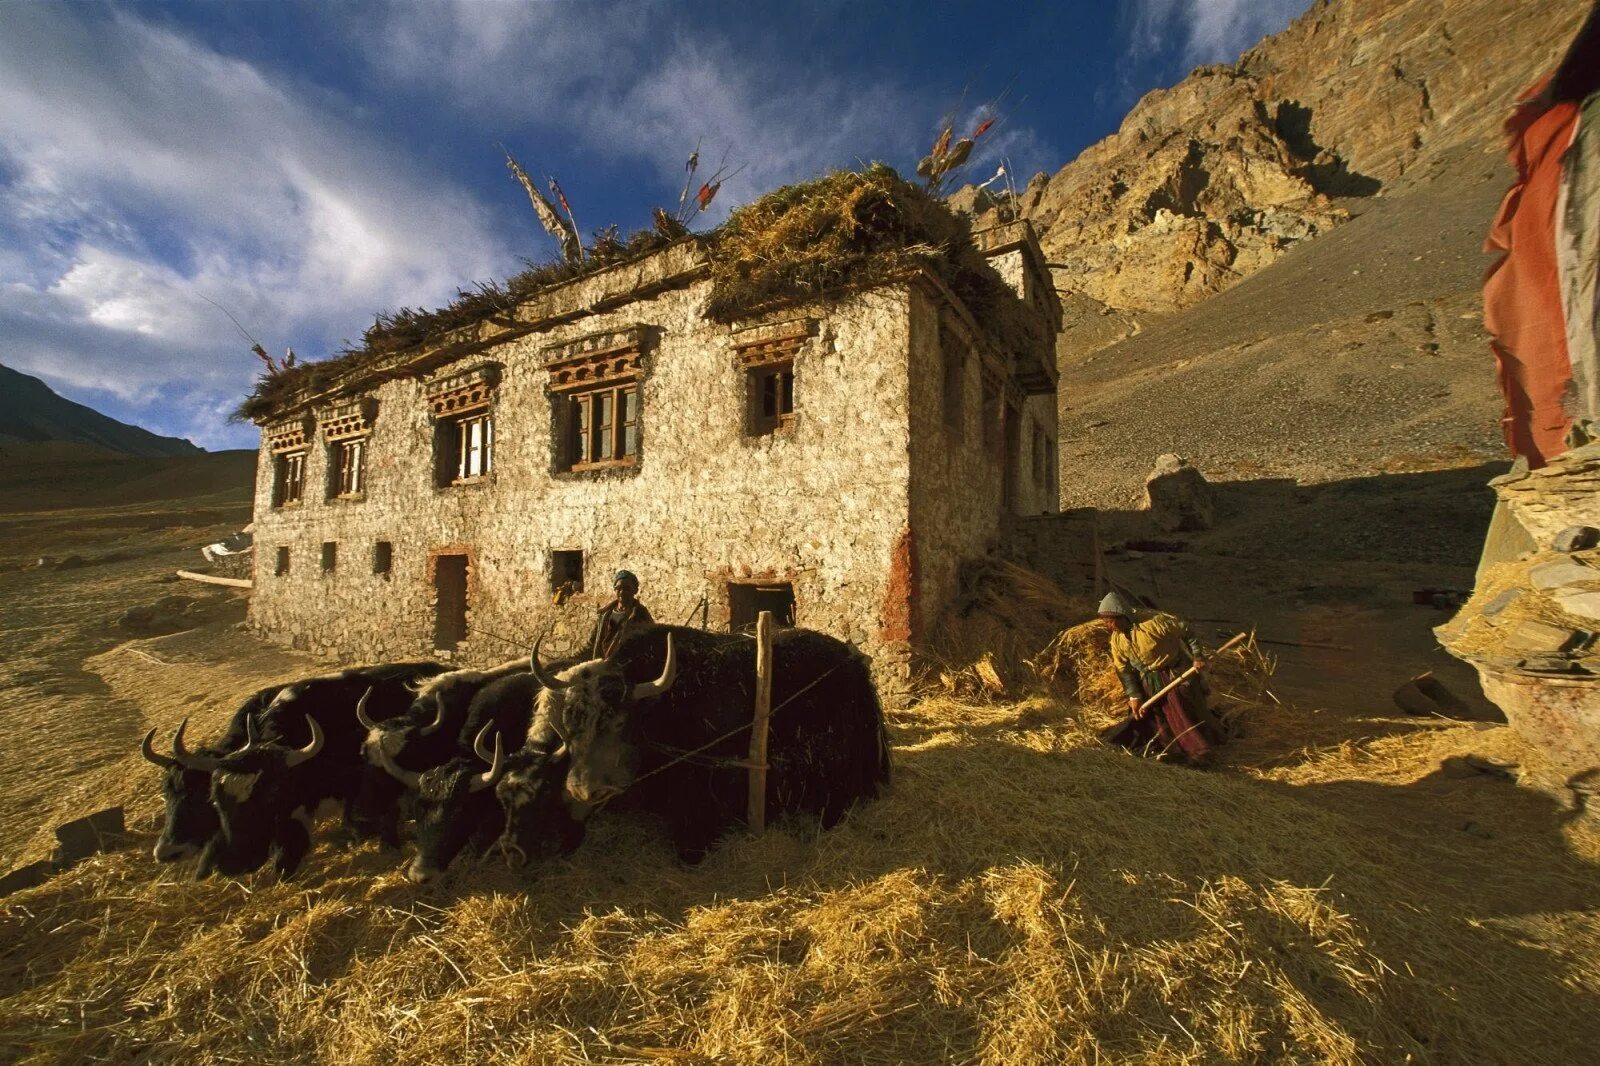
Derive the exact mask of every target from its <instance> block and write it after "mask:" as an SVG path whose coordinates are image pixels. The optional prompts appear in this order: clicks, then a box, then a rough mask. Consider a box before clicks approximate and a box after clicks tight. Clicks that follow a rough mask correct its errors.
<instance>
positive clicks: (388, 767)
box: [373, 744, 422, 791]
mask: <svg viewBox="0 0 1600 1066" xmlns="http://www.w3.org/2000/svg"><path fill="white" fill-rule="evenodd" d="M373 746H374V747H376V748H377V749H378V765H379V766H381V767H383V769H384V771H385V772H386V773H388V775H389V776H390V777H392V778H394V779H395V780H396V781H398V782H400V783H401V784H402V785H404V786H406V787H407V788H409V789H411V790H412V791H415V790H416V788H417V786H418V784H419V783H420V782H421V780H422V775H421V774H419V773H417V772H416V771H414V770H402V769H400V767H398V766H396V765H395V762H394V760H393V759H391V758H389V753H388V752H387V751H385V750H384V748H383V745H382V744H376V745H373Z"/></svg>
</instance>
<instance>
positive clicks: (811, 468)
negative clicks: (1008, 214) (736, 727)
mask: <svg viewBox="0 0 1600 1066" xmlns="http://www.w3.org/2000/svg"><path fill="white" fill-rule="evenodd" d="M707 291H708V283H706V282H703V281H701V282H695V283H693V284H690V285H688V286H687V287H684V288H678V289H674V290H669V291H667V292H665V293H663V294H661V295H659V296H656V297H654V298H652V299H648V300H641V301H637V302H634V303H632V304H629V305H627V306H626V307H624V308H622V309H619V310H617V311H615V312H612V313H608V314H600V315H592V316H587V317H584V318H582V319H580V320H578V321H575V322H572V323H570V324H567V325H564V326H560V327H557V328H553V329H550V330H548V331H544V332H540V333H536V334H532V335H530V336H527V337H524V338H521V339H519V340H515V341H512V342H509V343H507V344H504V345H499V346H496V347H494V348H491V349H490V350H488V351H487V352H484V353H482V354H479V355H475V356H472V357H470V358H468V359H466V360H464V361H463V362H462V363H461V364H459V365H452V366H450V367H448V368H446V369H445V370H444V371H442V372H441V374H449V373H454V372H459V371H460V370H462V369H466V368H469V367H471V366H473V365H477V364H479V363H484V362H490V361H492V362H498V363H499V364H501V366H502V368H503V369H502V372H501V380H500V383H499V385H498V387H497V389H496V392H495V398H494V401H493V413H494V420H495V458H494V470H493V473H492V475H491V476H490V477H489V478H488V479H487V480H485V481H483V482H482V483H479V484H471V485H461V486H453V487H448V488H435V487H434V485H433V478H432V471H433V465H434V459H433V441H434V432H433V424H432V417H431V413H430V409H429V407H428V404H427V403H426V402H425V399H424V396H425V394H426V393H427V391H428V388H427V382H426V381H415V380H398V381H389V382H386V383H384V384H381V385H379V386H378V387H377V388H376V390H375V391H374V393H373V395H374V396H375V398H376V400H377V412H376V415H375V418H374V421H373V428H372V434H371V437H370V439H369V442H368V464H369V465H368V477H367V488H366V493H365V496H364V498H363V499H360V500H327V499H325V498H324V491H323V486H325V485H326V483H327V478H328V470H327V465H328V463H329V452H328V450H327V449H326V448H325V447H323V446H322V445H321V443H320V441H318V442H314V443H313V445H312V447H311V449H310V457H309V463H308V469H307V474H306V494H305V500H304V502H303V503H302V504H300V505H298V506H288V507H281V508H274V507H273V506H272V479H273V466H272V457H271V455H270V453H269V452H268V450H267V449H266V448H265V447H264V448H263V452H262V461H261V463H260V465H259V472H258V478H257V487H256V543H257V545H258V547H257V551H256V558H257V571H256V588H255V594H254V597H253V600H252V605H251V621H252V623H253V624H254V625H255V626H256V627H257V628H258V629H260V630H261V631H263V632H266V633H268V634H271V635H274V636H276V637H278V638H279V639H286V640H287V641H289V642H291V643H293V644H294V645H296V646H298V647H304V648H309V649H311V650H315V651H319V652H322V653H325V654H330V655H336V656H339V657H342V658H345V659H355V658H360V659H383V658H396V657H400V656H412V655H416V656H428V655H432V654H433V652H434V647H433V631H434V586H433V575H432V573H431V570H430V560H431V559H432V558H434V557H435V556H437V555H438V554H441V553H454V552H464V553H465V554H467V555H468V556H469V565H470V574H469V580H470V591H469V598H468V599H469V605H470V617H469V628H470V631H471V636H470V637H469V639H468V641H467V642H466V644H465V645H463V646H462V647H460V648H459V649H458V650H457V652H456V658H458V659H460V660H462V661H467V662H490V661H497V660H500V659H503V658H506V657H508V656H511V655H515V654H518V653H521V652H525V651H526V649H527V648H528V646H529V645H530V644H531V643H532V640H533V638H534V637H535V636H537V635H539V634H540V633H542V632H544V631H545V629H546V628H547V627H550V628H551V629H552V630H553V635H552V638H551V639H550V640H547V642H546V646H547V647H550V648H551V649H552V652H553V653H561V652H564V651H573V650H576V648H577V646H578V645H579V643H580V642H581V640H582V638H583V637H584V636H586V635H587V633H588V632H589V629H590V626H591V625H592V622H593V619H594V615H595V611H596V610H597V608H598V607H599V606H600V605H602V604H603V603H604V602H606V601H607V600H608V599H609V598H610V589H611V575H612V573H613V572H614V571H615V570H617V569H619V568H623V567H626V568H628V569H631V570H633V571H634V572H635V573H637V574H638V575H639V578H640V580H641V582H642V584H643V589H642V593H641V599H643V601H644V602H645V603H646V605H647V606H649V607H650V609H651V611H652V613H653V614H654V615H655V617H656V618H657V619H658V620H659V621H664V622H678V623H681V622H685V621H687V620H689V619H690V618H691V616H693V617H694V619H695V620H696V621H697V620H698V617H699V615H698V613H697V612H696V611H695V610H694V608H695V606H696V604H698V603H699V602H700V600H701V598H702V597H707V599H708V601H709V602H708V616H709V621H710V624H711V625H712V627H713V628H720V627H724V626H726V624H727V620H728V603H727V596H726V587H727V583H728V582H730V581H736V582H737V581H745V580H751V579H767V580H772V581H787V582H791V583H792V584H793V586H794V592H795V599H796V621H797V623H798V624H800V625H804V626H809V627H813V628H817V629H820V630H823V631H825V632H829V633H832V634H834V635H836V636H839V637H841V638H844V639H848V640H851V641H853V642H855V643H856V644H858V645H859V646H861V647H862V649H863V650H864V651H866V652H867V653H868V654H870V655H872V656H874V659H875V661H877V665H878V670H879V673H880V676H881V677H882V678H883V679H884V680H892V679H893V678H895V677H898V676H901V675H903V674H904V672H905V663H906V661H907V658H908V653H907V647H906V643H907V641H908V639H909V636H910V635H909V633H907V632H905V625H904V621H903V619H904V614H905V610H906V608H905V605H904V599H905V593H904V592H903V591H902V592H901V593H900V599H899V601H897V600H896V599H895V598H894V596H892V595H891V588H890V586H891V581H890V576H891V571H892V569H893V566H894V554H895V551H896V549H897V545H899V544H900V542H901V540H902V535H903V531H904V529H905V528H906V526H907V523H908V514H909V505H908V497H907V493H908V484H909V480H910V478H909V471H908V465H909V456H908V454H907V445H906V441H907V433H908V430H907V425H908V410H907V397H906V390H905V384H904V383H905V380H906V375H907V354H906V353H907V349H908V344H907V303H908V297H907V295H906V293H905V292H904V291H903V290H902V291H900V292H892V291H891V292H881V291H880V292H875V293H870V294H867V295H863V296H861V297H858V298H856V299H853V300H851V301H849V302H847V303H845V304H843V305H842V306H839V307H837V308H835V309H834V310H833V311H832V313H829V314H828V315H827V316H826V317H822V316H820V315H818V316H816V317H817V318H818V320H819V321H818V324H817V327H816V331H815V335H814V336H812V337H810V338H809V339H807V340H806V341H805V342H804V343H803V346H802V347H801V349H800V351H799V352H798V354H797V356H796V358H795V382H796V384H795V420H794V424H793V425H792V426H791V427H789V428H788V429H786V430H784V431H782V432H780V433H777V434H772V435H767V436H761V437H751V436H749V435H747V433H746V422H745V411H746V407H745V404H746V398H745V389H746V381H745V372H744V371H743V370H741V369H739V368H738V367H736V365H735V361H734V352H733V347H732V342H731V338H730V330H729V329H728V327H726V326H719V325H716V324H714V323H709V322H707V321H705V320H703V319H702V318H700V316H699V315H698V313H697V312H698V308H699V307H700V306H701V305H702V304H703V302H704V300H705V298H706V295H707ZM806 313H807V309H805V308H799V309H789V310H787V311H785V313H784V315H783V316H782V317H784V318H795V317H803V316H805V315H806ZM635 323H644V324H647V325H648V326H650V327H652V333H653V334H654V340H653V341H652V342H651V343H650V345H649V346H648V347H647V348H646V352H645V356H644V360H645V376H644V379H643V383H642V392H643V398H642V407H641V433H640V444H639V458H638V463H637V465H636V466H635V467H634V468H633V469H631V470H628V471H625V472H620V473H610V474H603V475H587V476H586V475H581V474H578V475H573V474H552V466H553V458H554V444H553V441H554V434H553V429H552V416H553V413H554V406H553V404H552V401H551V399H550V397H549V396H548V394H547V392H546V384H547V371H546V370H545V369H544V367H543V359H544V354H543V351H542V350H543V349H544V348H545V347H546V346H548V345H551V344H556V343H561V342H564V341H570V340H573V339H576V338H579V337H582V336H586V335H589V334H592V333H595V332H599V331H606V330H613V329H618V328H620V327H625V326H629V325H632V324H635ZM741 325H742V324H741ZM379 540H387V541H389V542H391V543H392V544H393V546H394V547H393V551H394V558H393V569H392V573H391V574H389V575H388V576H387V577H382V576H377V575H374V574H373V573H372V552H373V546H374V543H375V542H377V541H379ZM325 541H331V542H334V543H336V544H337V545H338V549H337V551H338V561H337V566H336V568H335V569H334V570H333V571H332V572H331V573H324V572H323V571H322V569H321V565H320V547H321V544H322V543H323V542H325ZM280 546H287V547H288V548H289V549H290V553H291V565H290V572H289V573H288V574H287V575H285V576H277V575H275V573H274V561H275V557H276V549H277V548H278V547H280ZM572 549H577V550H581V551H583V552H584V560H585V589H586V591H585V592H584V593H583V594H582V595H580V596H578V597H576V598H575V599H574V600H572V601H570V602H569V603H568V604H567V605H565V606H563V607H560V608H558V607H555V606H554V605H553V604H552V602H551V599H552V597H551V583H550V569H551V557H550V553H551V552H552V551H555V550H572Z"/></svg>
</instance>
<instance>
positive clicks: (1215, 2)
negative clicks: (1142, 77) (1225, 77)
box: [1132, 0, 1310, 66]
mask: <svg viewBox="0 0 1600 1066" xmlns="http://www.w3.org/2000/svg"><path fill="white" fill-rule="evenodd" d="M1133 6H1134V25H1133V35H1132V48H1133V51H1134V53H1135V54H1136V55H1147V54H1168V53H1173V52H1175V53H1176V54H1177V55H1178V56H1179V58H1180V59H1181V60H1182V62H1183V63H1184V64H1185V65H1188V66H1193V65H1195V64H1198V63H1231V62H1233V61H1234V60H1235V59H1238V58H1239V55H1240V53H1242V52H1244V51H1245V50H1247V49H1248V48H1250V47H1251V46H1252V45H1254V44H1255V43H1256V42H1257V41H1259V40H1261V38H1263V37H1265V36H1267V35H1269V34H1273V33H1277V32H1278V31H1279V30H1281V29H1283V28H1284V27H1285V26H1287V25H1288V24H1289V23H1290V21H1292V20H1293V19H1294V18H1295V17H1296V16H1297V15H1299V14H1301V13H1302V12H1304V11H1305V10H1306V8H1307V7H1309V6H1310V0H1134V5H1133Z"/></svg>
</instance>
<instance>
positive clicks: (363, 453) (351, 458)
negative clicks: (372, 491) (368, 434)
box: [328, 437, 367, 496]
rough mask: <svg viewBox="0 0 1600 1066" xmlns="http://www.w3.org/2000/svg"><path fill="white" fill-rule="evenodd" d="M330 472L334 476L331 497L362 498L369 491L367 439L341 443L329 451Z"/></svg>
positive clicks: (330, 483)
mask: <svg viewBox="0 0 1600 1066" xmlns="http://www.w3.org/2000/svg"><path fill="white" fill-rule="evenodd" d="M328 470H329V472H330V473H331V474H332V476H331V477H330V478H329V482H328V488H329V493H328V495H330V496H360V495H361V494H362V493H364V492H366V491H367V439H366V438H365V437H357V438H356V439H355V440H346V441H339V442H337V443H335V444H333V445H332V446H331V447H329V449H328Z"/></svg>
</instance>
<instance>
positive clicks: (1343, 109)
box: [956, 0, 1589, 312]
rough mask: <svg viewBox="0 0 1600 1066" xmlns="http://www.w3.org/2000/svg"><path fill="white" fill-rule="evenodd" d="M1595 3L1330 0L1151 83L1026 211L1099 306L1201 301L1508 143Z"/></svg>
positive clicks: (1058, 265)
mask: <svg viewBox="0 0 1600 1066" xmlns="http://www.w3.org/2000/svg"><path fill="white" fill-rule="evenodd" d="M1588 7H1589V4H1588V2H1587V0H1515V2H1508V0H1319V2H1318V3H1316V4H1315V5H1313V6H1312V7H1311V9H1310V10H1309V11H1307V12H1306V14H1304V15H1302V16H1301V17H1300V18H1299V19H1298V20H1297V21H1296V22H1295V23H1294V24H1293V25H1292V26H1290V27H1289V28H1288V29H1287V30H1285V31H1284V32H1282V33H1280V34H1278V35H1276V36H1274V37H1269V38H1267V39H1266V40H1264V41H1262V42H1261V43H1260V44H1259V45H1257V46H1256V47H1255V48H1252V49H1251V50H1250V51H1248V52H1246V53H1245V54H1244V55H1243V56H1241V57H1240V59H1239V61H1238V62H1237V63H1234V64H1232V65H1216V66H1207V67H1201V68H1199V69H1197V70H1195V71H1194V72H1193V73H1191V74H1190V75H1189V76H1188V77H1187V78H1185V79H1184V80H1183V81H1181V82H1179V83H1178V84H1177V85H1175V86H1173V87H1172V88H1170V89H1159V90H1156V91H1153V92H1151V93H1149V94H1147V95H1146V96H1145V97H1144V98H1143V99H1142V100H1140V101H1139V103H1138V104H1137V105H1136V106H1135V107H1134V108H1133V110H1132V111H1130V112H1129V113H1128V116H1127V118H1126V119H1124V120H1123V123H1122V126H1121V128H1120V129H1119V130H1118V131H1117V132H1116V133H1115V134H1113V135H1111V136H1110V137H1107V138H1106V139H1105V140H1103V141H1101V142H1099V143H1098V144H1094V145H1091V146H1090V147H1089V148H1087V149H1085V150H1084V151H1083V153H1082V154H1081V155H1079V156H1078V158H1077V159H1076V160H1074V161H1073V162H1071V163H1069V164H1067V165H1066V166H1065V167H1063V168H1061V170H1059V171H1057V172H1056V173H1055V174H1054V175H1050V176H1046V175H1044V174H1042V173H1041V174H1039V175H1037V176H1036V177H1035V178H1034V179H1033V181H1032V182H1030V183H1029V185H1028V187H1027V190H1026V191H1025V192H1024V193H1023V194H1022V196H1021V199H1022V203H1021V208H1022V211H1023V213H1024V214H1025V215H1026V216H1027V217H1029V218H1031V219H1032V220H1033V221H1034V223H1035V225H1037V226H1039V227H1040V230H1041V242H1042V244H1043V247H1044V250H1045V253H1046V257H1047V258H1048V259H1049V260H1050V261H1051V263H1052V264H1054V267H1055V277H1056V284H1057V286H1058V287H1059V288H1060V289H1061V290H1062V291H1063V292H1064V293H1066V294H1073V295H1077V296H1079V297H1080V298H1081V299H1082V300H1087V301H1092V302H1093V303H1092V304H1091V305H1090V306H1089V308H1088V310H1091V311H1093V310H1097V309H1098V307H1097V306H1095V305H1103V306H1106V307H1110V308H1112V309H1115V310H1123V311H1144V312H1151V311H1156V312H1162V311H1173V310H1180V309H1183V308H1187V307H1192V306H1194V305H1196V304H1198V303H1200V302H1201V301H1203V300H1205V299H1207V298H1208V297H1210V296H1213V295H1215V294H1216V293H1218V292H1221V291H1223V290H1225V289H1228V288H1230V287H1232V286H1233V285H1235V284H1236V283H1238V282H1239V281H1240V280H1241V279H1243V278H1245V277H1247V276H1249V275H1250V274H1252V273H1254V272H1256V271H1257V270H1260V269H1261V268H1262V267H1264V266H1266V265H1268V264H1269V263H1271V262H1273V261H1274V260H1276V259H1277V258H1278V257H1279V256H1281V255H1283V254H1284V252H1285V251H1287V250H1288V249H1289V248H1290V247H1292V246H1293V245H1295V244H1296V243H1298V242H1301V241H1303V240H1305V239H1307V238H1309V237H1314V236H1316V235H1317V234H1319V233H1322V232H1325V231H1327V230H1329V229H1331V228H1333V227H1334V226H1336V225H1338V224H1339V223H1341V222H1342V221H1344V220H1345V219H1346V218H1348V217H1349V215H1350V214H1351V213H1352V211H1353V210H1359V209H1360V207H1361V204H1362V201H1364V200H1367V199H1369V198H1372V197H1381V196H1386V195H1389V194H1391V193H1393V192H1395V191H1397V190H1399V189H1402V188H1404V187H1406V186H1407V185H1410V184H1414V183H1415V182H1416V181H1417V180H1419V179H1427V178H1429V177H1430V176H1433V175H1434V173H1435V170H1436V164H1437V163H1438V161H1439V160H1441V159H1444V158H1446V157H1447V156H1450V155H1451V154H1452V153H1455V154H1459V150H1461V149H1468V150H1479V149H1481V150H1484V151H1497V150H1498V146H1499V132H1498V129H1499V124H1500V122H1501V120H1502V119H1503V117H1504V115H1505V113H1506V109H1507V107H1508V105H1509V103H1510V102H1511V101H1512V100H1513V99H1514V98H1515V96H1516V94H1517V93H1518V92H1520V91H1521V90H1522V89H1523V88H1525V87H1526V85H1527V84H1528V83H1529V82H1530V81H1531V80H1532V78H1533V77H1535V76H1537V73H1538V72H1540V71H1543V70H1545V69H1547V68H1548V67H1550V66H1551V65H1552V64H1553V63H1554V61H1555V60H1556V59H1557V58H1558V57H1559V56H1560V54H1561V52H1562V51H1563V49H1564V48H1565V46H1566V43H1567V41H1568V40H1569V39H1570V37H1571V35H1572V33H1573V31H1574V30H1575V29H1576V28H1577V26H1578V24H1579V23H1580V22H1581V21H1582V18H1583V15H1584V13H1585V12H1586V10H1587V9H1588ZM963 198H964V199H966V200H967V202H968V203H970V202H971V201H972V194H971V193H970V192H967V193H966V196H965V197H961V196H960V194H958V199H957V201H956V202H957V203H960V202H961V199H963ZM1485 221H1487V220H1485ZM1082 309H1083V308H1081V307H1080V310H1082Z"/></svg>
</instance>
